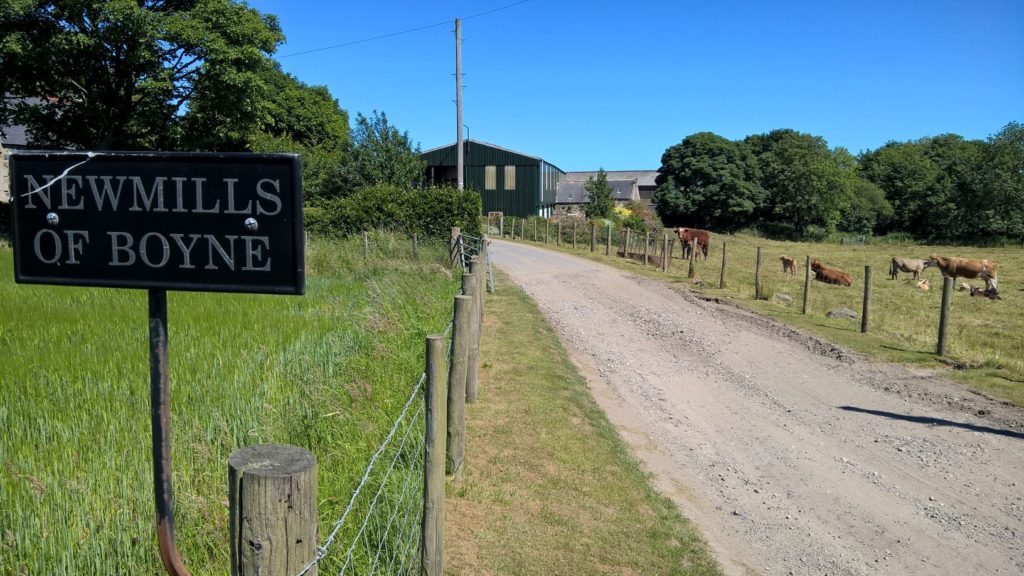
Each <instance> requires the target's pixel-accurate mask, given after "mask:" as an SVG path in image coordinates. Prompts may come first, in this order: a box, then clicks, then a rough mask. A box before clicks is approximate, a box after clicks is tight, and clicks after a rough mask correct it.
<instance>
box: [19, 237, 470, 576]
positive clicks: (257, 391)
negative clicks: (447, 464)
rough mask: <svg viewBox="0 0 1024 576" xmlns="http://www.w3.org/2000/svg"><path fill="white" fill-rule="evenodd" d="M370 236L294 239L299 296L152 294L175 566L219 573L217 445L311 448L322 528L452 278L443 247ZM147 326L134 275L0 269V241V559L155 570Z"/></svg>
mask: <svg viewBox="0 0 1024 576" xmlns="http://www.w3.org/2000/svg"><path fill="white" fill-rule="evenodd" d="M372 238H373V239H372V246H373V253H372V254H371V256H370V258H368V259H364V257H363V254H362V239H361V238H358V239H353V240H351V241H316V240H314V241H313V242H311V243H310V244H309V245H308V246H307V254H306V264H307V271H308V272H307V294H306V296H304V297H294V296H263V295H233V294H203V293H185V292H172V293H170V294H169V295H168V327H169V342H170V370H171V372H170V382H171V423H172V443H173V444H172V445H173V466H174V489H175V504H176V511H175V512H176V524H177V536H178V544H179V547H180V548H181V550H182V554H183V557H184V559H185V561H186V562H185V563H186V565H187V566H188V567H189V568H190V569H191V570H192V573H193V574H197V575H200V574H225V573H227V564H228V525H227V520H228V518H227V516H228V514H227V473H226V472H227V458H228V455H229V454H230V453H231V452H232V451H233V450H234V449H236V448H238V447H241V446H245V445H252V444H260V443H270V442H274V443H290V444H296V445H299V446H303V447H306V448H308V449H309V450H311V451H312V452H313V453H314V454H315V455H316V456H317V458H318V459H319V463H320V468H319V495H320V518H321V526H320V533H321V535H323V534H326V533H327V531H328V530H329V528H330V526H331V524H332V523H333V521H334V520H335V519H336V518H337V517H338V515H339V514H340V511H341V510H342V509H343V508H344V506H345V504H346V503H347V501H348V498H349V496H350V494H351V491H352V489H353V487H354V485H355V483H356V481H357V480H358V478H359V476H360V475H361V473H362V471H363V468H364V467H365V465H366V462H367V460H368V459H369V456H370V454H371V453H372V452H373V450H374V449H375V448H376V446H377V445H378V444H379V442H380V440H381V438H382V437H383V435H384V434H385V433H386V432H387V429H388V427H389V426H390V424H391V422H392V420H393V418H394V416H395V415H396V414H397V413H398V411H400V409H401V407H402V405H403V403H404V402H405V400H406V399H407V398H408V395H409V393H410V391H411V389H412V386H413V385H414V384H415V383H416V381H417V380H418V378H419V376H420V374H421V372H422V370H423V351H424V336H425V335H426V334H429V333H435V332H439V331H441V330H443V329H444V327H445V326H446V324H447V323H448V321H449V319H450V315H451V310H452V297H453V296H454V295H455V294H456V293H457V282H455V281H454V280H453V278H452V276H451V273H450V272H449V270H448V266H447V265H446V260H447V256H446V252H447V247H441V246H433V247H422V246H421V251H420V259H419V260H418V261H416V260H413V259H412V257H411V253H410V252H411V246H410V245H409V242H408V241H407V240H406V239H404V238H396V237H393V236H387V235H375V236H374V237H372ZM147 334H148V324H147V312H146V292H145V291H144V290H114V289H92V288H70V287H53V286H30V285H15V284H14V282H13V271H12V256H11V250H10V248H9V247H6V246H3V247H0V366H2V370H0V430H2V434H0V575H14V574H162V573H163V569H162V567H161V566H160V561H159V559H158V554H157V543H156V536H155V529H154V518H155V512H154V504H153V496H152V490H153V485H152V468H151V466H152V461H151V451H150V441H151V437H150V421H149V372H148V368H149V364H148V349H147ZM342 537H343V536H342ZM342 537H340V538H342ZM332 566H333V565H332V562H331V556H330V555H329V556H328V558H327V559H325V561H324V565H323V566H322V569H323V570H324V571H325V573H328V572H331V571H332V570H333V571H334V572H336V571H337V569H336V567H332Z"/></svg>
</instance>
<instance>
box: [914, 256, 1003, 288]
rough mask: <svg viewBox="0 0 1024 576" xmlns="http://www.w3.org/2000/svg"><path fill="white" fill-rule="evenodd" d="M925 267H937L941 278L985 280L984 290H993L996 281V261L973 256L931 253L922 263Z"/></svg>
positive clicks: (954, 280)
mask: <svg viewBox="0 0 1024 576" xmlns="http://www.w3.org/2000/svg"><path fill="white" fill-rule="evenodd" d="M924 267H925V268H938V269H939V271H941V272H942V276H943V278H950V277H952V278H953V282H956V279H957V278H978V277H980V278H981V279H982V280H984V281H985V290H995V289H996V283H997V282H998V280H996V261H995V260H988V259H984V260H977V259H974V258H960V257H958V256H936V255H934V254H932V256H931V257H930V258H928V261H927V262H925V264H924Z"/></svg>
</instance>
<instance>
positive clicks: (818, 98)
mask: <svg viewBox="0 0 1024 576" xmlns="http://www.w3.org/2000/svg"><path fill="white" fill-rule="evenodd" d="M515 1H516V0H486V1H476V2H465V1H463V2H460V1H447V0H436V1H434V2H415V1H392V0H378V1H373V2H362V1H360V2H352V1H338V2H327V1H323V2H314V1H302V2H293V1H272V0H259V1H251V2H249V4H250V5H251V6H253V7H254V8H256V9H258V10H260V11H262V12H269V13H273V14H276V15H277V16H278V18H279V19H280V22H281V26H282V28H283V29H284V32H285V35H286V36H287V39H288V40H287V43H286V44H284V45H282V46H281V47H280V48H279V50H278V59H279V61H280V62H281V64H282V66H283V67H284V69H285V70H286V71H288V72H290V73H292V74H294V75H295V76H297V77H298V78H299V79H300V80H302V81H303V82H306V83H308V84H323V85H326V86H327V87H328V88H329V89H330V91H331V93H332V94H333V95H334V96H335V98H337V99H338V101H339V103H340V104H341V106H342V108H344V109H346V110H348V112H349V113H350V114H351V115H352V116H353V117H354V116H355V114H356V112H362V113H363V114H366V115H369V114H370V113H371V111H372V110H375V109H376V110H382V111H384V112H386V113H387V115H388V118H389V119H390V120H391V121H392V122H393V123H394V124H395V125H397V126H398V127H399V128H400V129H402V130H408V132H409V134H410V136H412V138H413V139H414V140H416V141H417V142H418V143H419V144H420V145H421V146H422V148H423V149H428V148H433V147H435V146H440V145H443V144H448V143H451V142H454V141H455V135H456V132H455V130H456V127H455V124H456V121H455V104H454V100H455V79H454V69H455V47H454V34H453V30H454V25H453V24H443V25H440V26H434V27H431V28H427V29H424V30H420V31H417V32H412V33H408V34H402V35H398V36H394V37H390V38H386V39H382V40H376V41H372V42H365V43H360V44H355V45H350V46H346V47H342V48H337V49H331V50H324V51H319V52H315V53H310V54H302V55H294V56H289V55H291V54H295V53H297V52H303V51H307V50H313V49H317V48H322V47H326V46H331V45H336V44H342V43H347V42H352V41H355V40H361V39H365V38H370V37H374V36H379V35H384V34H389V33H393V32H399V31H403V30H408V29H412V28H418V27H421V26H427V25H430V24H436V23H439V22H443V21H445V20H450V19H454V18H456V17H466V16H470V15H473V14H478V13H481V12H485V11H488V10H491V9H494V8H499V7H502V6H505V5H508V4H512V3H513V2H515ZM462 36H463V72H464V74H465V79H464V82H463V84H464V85H465V88H464V102H465V117H464V123H465V124H467V125H468V126H469V128H468V132H469V137H471V138H473V139H477V140H483V141H487V142H492V143H494V144H498V145H500V146H504V147H507V148H512V149H514V150H518V151H521V152H524V153H527V154H531V155H535V156H541V157H543V158H544V159H545V160H548V161H549V162H552V163H554V164H555V165H557V166H559V167H560V168H562V169H563V170H593V169H597V168H598V167H603V168H605V169H606V170H637V169H656V168H658V166H659V165H660V160H661V154H662V153H663V152H664V151H665V148H666V147H668V146H671V145H672V144H676V143H678V142H679V141H680V140H682V139H683V138H684V137H685V136H687V135H689V134H692V133H694V132H700V131H705V130H706V131H711V132H715V133H717V134H720V135H722V136H725V137H727V138H731V139H738V138H743V137H744V136H746V135H748V134H756V133H763V132H767V131H769V130H772V129H775V128H793V129H796V130H799V131H801V132H809V133H811V134H815V135H818V136H822V137H824V138H825V139H826V140H827V141H828V143H829V145H830V146H833V147H835V146H844V147H846V148H848V149H849V150H851V151H852V152H854V153H858V152H860V151H862V150H867V149H873V148H877V147H878V146H880V145H882V144H884V143H885V142H886V141H889V140H909V139H917V138H921V137H925V136H934V135H937V134H942V133H947V132H954V133H957V134H960V135H962V136H965V137H967V138H982V139H983V138H986V137H988V136H989V135H991V134H993V133H995V132H997V131H998V130H1000V129H1001V128H1002V127H1003V126H1004V125H1006V124H1007V123H1008V122H1010V121H1018V122H1022V121H1024V1H1021V0H1007V1H987V0H965V1H943V0H932V1H927V2H916V1H907V2H903V1H899V0H891V1H888V2H875V1H865V2H838V1H832V0H818V1H803V2H754V1H751V2H740V1H731V0H726V1H707V0H704V1H698V2H690V1H676V2H644V1H634V2H621V1H620V2H606V1H603V0H598V1H594V2H575V1H564V2H563V1H557V0H528V1H527V2H524V3H522V4H518V5H515V6H512V7H510V8H507V9H504V10H500V11H497V12H494V13H492V14H488V15H483V16H479V17H476V18H470V19H468V20H466V21H464V22H463V26H462Z"/></svg>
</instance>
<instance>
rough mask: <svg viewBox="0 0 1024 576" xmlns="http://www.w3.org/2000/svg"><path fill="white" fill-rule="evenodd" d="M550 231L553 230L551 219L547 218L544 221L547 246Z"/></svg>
mask: <svg viewBox="0 0 1024 576" xmlns="http://www.w3.org/2000/svg"><path fill="white" fill-rule="evenodd" d="M550 230H551V219H550V218H545V219H544V243H545V244H547V243H548V236H550V234H549V232H550Z"/></svg>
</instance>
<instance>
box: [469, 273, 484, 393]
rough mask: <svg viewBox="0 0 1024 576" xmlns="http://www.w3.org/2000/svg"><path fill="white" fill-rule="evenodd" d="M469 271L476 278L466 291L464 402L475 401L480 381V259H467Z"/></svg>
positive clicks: (481, 312) (481, 309) (481, 274)
mask: <svg viewBox="0 0 1024 576" xmlns="http://www.w3.org/2000/svg"><path fill="white" fill-rule="evenodd" d="M469 272H470V274H469V275H470V276H473V277H474V279H475V280H476V282H475V283H474V284H473V286H472V290H471V291H470V292H467V293H466V294H468V295H469V296H471V297H472V298H473V305H472V306H471V307H470V314H469V350H468V351H467V353H466V402H470V403H472V402H476V395H477V387H478V385H479V383H480V372H479V371H478V365H479V362H480V330H481V327H482V323H481V318H482V316H483V300H482V299H481V296H483V293H482V291H481V286H480V280H481V279H483V277H484V271H483V266H481V265H480V259H479V258H477V257H476V256H474V257H473V258H471V259H470V261H469Z"/></svg>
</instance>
